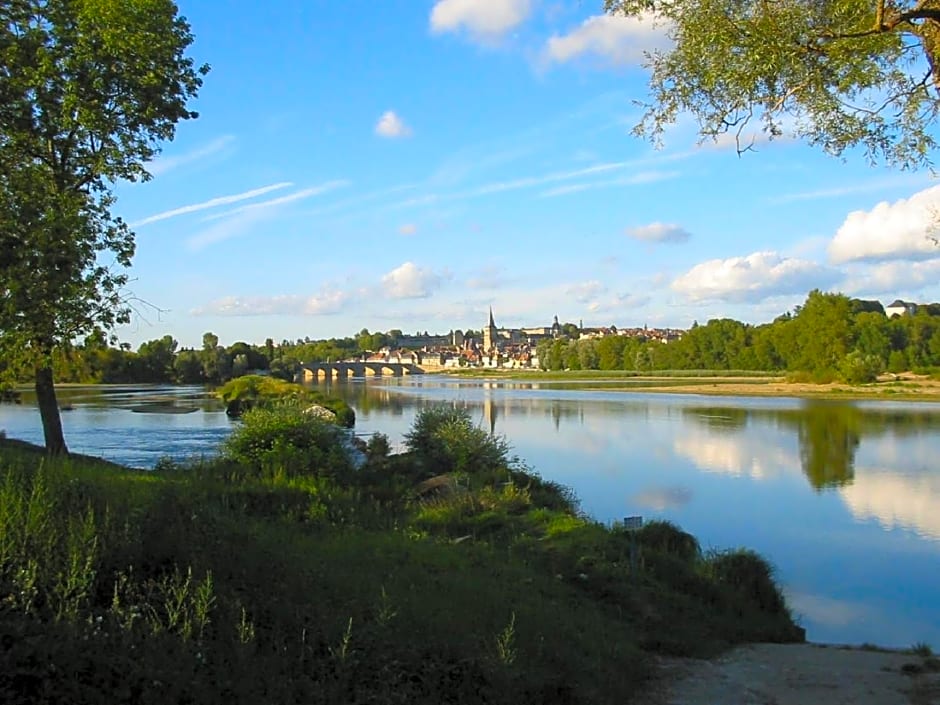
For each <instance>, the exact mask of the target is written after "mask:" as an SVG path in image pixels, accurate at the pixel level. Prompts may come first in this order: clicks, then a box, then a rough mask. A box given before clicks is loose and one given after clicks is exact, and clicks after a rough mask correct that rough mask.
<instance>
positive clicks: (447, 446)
mask: <svg viewBox="0 0 940 705" xmlns="http://www.w3.org/2000/svg"><path fill="white" fill-rule="evenodd" d="M405 443H406V444H407V446H408V449H409V450H410V451H411V452H412V453H414V455H415V456H416V458H417V459H418V461H419V462H420V463H421V464H422V466H423V467H424V469H425V470H426V471H427V472H430V473H432V474H434V475H440V474H444V473H449V472H459V473H468V474H476V475H479V474H483V473H488V472H493V471H494V470H501V469H505V468H507V466H508V465H509V457H508V455H509V444H508V443H507V442H506V440H505V439H504V438H503V437H501V436H491V435H489V434H488V433H487V432H486V431H484V430H483V429H482V428H479V427H477V426H474V425H473V422H472V421H471V420H470V412H469V411H467V410H466V409H464V408H452V407H448V406H433V407H429V408H427V409H424V410H422V411H421V412H420V413H419V414H418V416H417V418H416V419H415V422H414V425H413V426H412V429H411V431H410V432H409V433H407V434H405Z"/></svg>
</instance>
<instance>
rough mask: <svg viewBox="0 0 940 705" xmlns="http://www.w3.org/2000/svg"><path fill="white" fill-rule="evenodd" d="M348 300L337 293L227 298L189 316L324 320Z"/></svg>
mask: <svg viewBox="0 0 940 705" xmlns="http://www.w3.org/2000/svg"><path fill="white" fill-rule="evenodd" d="M348 300H349V295H348V294H346V293H345V292H342V291H338V290H333V291H323V292H321V293H319V294H315V295H313V296H300V295H297V294H287V295H283V296H245V297H240V296H226V297H223V298H221V299H218V300H216V301H212V302H211V303H209V304H206V305H205V306H202V307H200V308H195V309H193V310H192V311H191V312H190V313H191V314H192V315H194V316H278V315H295V316H296V315H303V316H321V315H327V314H331V313H338V312H339V311H340V310H341V309H342V308H343V306H344V305H345V304H346V303H347V302H348Z"/></svg>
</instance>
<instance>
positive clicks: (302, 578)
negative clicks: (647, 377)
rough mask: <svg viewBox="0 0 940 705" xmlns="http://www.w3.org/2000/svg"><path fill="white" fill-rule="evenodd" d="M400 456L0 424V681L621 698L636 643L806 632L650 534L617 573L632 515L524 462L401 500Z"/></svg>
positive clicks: (457, 698)
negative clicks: (561, 494)
mask: <svg viewBox="0 0 940 705" xmlns="http://www.w3.org/2000/svg"><path fill="white" fill-rule="evenodd" d="M413 472H414V464H413V463H412V462H411V461H409V460H408V459H399V460H397V461H396V460H389V459H379V460H378V461H377V463H376V465H375V466H374V467H371V468H366V469H365V470H364V471H362V473H361V475H360V476H357V478H356V479H355V481H354V482H350V481H349V479H348V478H343V477H340V476H337V475H334V476H332V477H331V478H330V477H326V476H324V475H321V476H319V477H304V476H297V475H290V476H285V475H284V473H283V472H279V471H278V470H277V469H273V470H271V471H270V472H267V473H247V472H245V470H244V468H242V467H239V466H235V465H232V464H231V463H226V462H223V461H219V462H216V463H212V464H209V465H205V466H200V467H192V468H188V469H179V468H166V469H164V470H163V471H158V472H152V473H150V472H137V471H129V470H123V469H119V468H116V467H115V466H113V465H112V464H109V463H103V462H96V461H93V460H89V459H67V460H48V459H45V458H44V457H43V456H42V455H41V452H39V451H37V450H36V449H32V448H30V447H26V446H24V445H23V444H18V443H13V442H10V441H0V702H4V703H52V702H83V703H99V702H101V703H105V702H106V703H151V702H152V703H170V702H198V703H214V702H219V703H221V702H226V703H230V702H245V703H255V702H272V703H276V702H313V703H316V702H323V703H335V702H377V703H384V702H402V703H423V702H427V703H442V702H455V703H457V702H459V703H484V702H494V703H502V702H505V703H525V702H532V703H542V702H561V703H565V702H570V703H618V705H619V704H621V703H623V702H626V701H628V700H629V698H630V696H631V695H632V694H633V693H634V692H635V691H636V688H637V687H638V685H639V684H640V683H642V681H643V680H644V678H645V677H646V674H647V659H648V655H649V653H650V652H651V651H666V652H669V653H688V654H706V653H712V652H714V651H715V650H716V649H720V648H721V647H723V646H724V645H727V644H728V643H732V642H736V641H746V640H756V639H790V638H797V637H798V636H799V635H798V632H796V631H794V630H793V629H792V625H791V624H790V622H789V618H788V617H787V616H786V615H784V614H782V613H776V614H770V613H768V612H767V611H766V610H765V611H762V610H761V609H760V608H759V606H758V604H757V601H756V600H755V598H754V597H753V596H752V595H749V594H748V592H747V588H746V587H745V588H743V589H742V587H741V586H740V585H737V586H736V585H734V584H733V581H728V580H724V581H717V580H716V579H715V576H716V575H717V573H716V572H715V566H714V565H712V566H711V570H710V571H709V570H706V567H707V564H706V563H704V562H703V561H701V560H700V559H697V558H693V559H691V560H688V559H687V558H683V557H680V556H679V555H678V554H676V553H675V552H673V551H670V550H661V549H663V548H664V547H663V546H657V545H655V544H656V541H657V539H656V537H655V536H654V535H653V534H649V535H647V536H646V539H644V540H647V544H648V545H646V547H645V548H644V551H643V556H642V560H641V570H640V571H638V572H636V573H632V572H631V571H630V569H629V559H628V555H629V540H628V537H627V535H626V533H625V532H622V531H620V532H618V531H611V530H609V529H607V528H605V527H602V526H599V525H597V524H594V523H592V522H589V521H586V520H585V519H583V518H581V517H578V516H576V515H574V514H572V513H571V512H570V511H565V510H562V509H557V508H556V509H549V508H547V507H546V506H540V507H536V506H534V503H533V502H532V501H531V496H535V495H536V494H538V493H542V494H543V495H545V496H546V497H549V496H550V494H551V492H550V490H551V488H550V487H546V486H545V485H544V483H539V482H538V481H537V480H531V482H530V489H531V493H530V494H531V496H529V499H528V500H526V499H525V497H522V498H521V499H520V497H521V495H520V494H519V493H518V492H516V493H515V494H512V496H508V495H506V492H507V490H505V489H503V490H500V491H497V490H495V489H493V488H491V487H487V488H484V489H483V490H482V491H481V492H477V493H474V494H471V495H461V496H460V497H459V498H455V499H451V500H448V499H443V500H440V501H437V502H426V503H415V501H414V500H413V498H411V496H410V494H409V493H408V492H403V491H402V487H404V486H406V484H407V483H406V482H404V480H403V479H402V478H407V477H408V476H409V474H410V473H413ZM515 479H516V480H517V481H521V480H523V479H524V478H523V477H521V476H519V475H517V476H515ZM409 482H410V480H409ZM531 483H534V484H531ZM494 486H495V485H494ZM527 492H528V490H527ZM527 496H528V495H527ZM541 504H546V503H541ZM465 536H470V537H471V538H470V539H468V540H461V541H459V542H457V543H455V542H454V541H453V539H454V538H455V537H465Z"/></svg>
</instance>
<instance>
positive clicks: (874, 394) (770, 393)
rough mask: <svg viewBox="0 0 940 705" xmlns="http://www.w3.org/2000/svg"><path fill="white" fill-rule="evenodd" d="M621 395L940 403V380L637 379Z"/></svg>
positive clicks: (909, 378)
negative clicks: (852, 382) (853, 382)
mask: <svg viewBox="0 0 940 705" xmlns="http://www.w3.org/2000/svg"><path fill="white" fill-rule="evenodd" d="M611 389H618V390H619V391H625V392H655V393H669V394H708V395H718V396H747V397H805V398H809V399H814V398H815V399H847V400H848V399H883V400H885V401H891V400H894V401H912V400H913V401H940V381H937V380H932V379H929V378H927V377H916V376H914V375H902V376H898V377H897V378H894V377H890V378H882V380H880V381H879V382H876V383H874V384H866V385H863V386H852V385H848V384H838V383H833V384H809V383H802V382H786V381H783V380H778V379H775V380H771V381H767V380H765V379H764V380H762V379H753V378H748V377H711V378H696V379H694V380H689V382H688V383H687V384H685V383H682V382H679V383H677V378H675V377H671V378H666V377H663V378H659V379H656V378H648V379H644V378H637V380H636V382H635V383H631V384H630V385H629V386H626V385H625V386H623V387H620V388H615V387H612V388H611Z"/></svg>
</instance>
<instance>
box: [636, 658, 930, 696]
mask: <svg viewBox="0 0 940 705" xmlns="http://www.w3.org/2000/svg"><path fill="white" fill-rule="evenodd" d="M938 669H940V660H937V659H936V658H933V657H930V658H927V657H924V656H918V655H914V654H911V653H902V652H897V651H876V650H869V649H848V648H844V647H837V646H822V645H818V644H750V645H748V646H741V647H738V648H736V649H733V650H731V651H729V652H728V653H726V654H724V655H723V656H720V657H719V658H716V659H714V660H710V661H701V660H696V659H674V658H670V659H663V660H662V661H661V663H660V666H659V670H660V673H659V676H660V677H659V678H658V679H657V680H656V681H655V682H654V684H653V685H652V687H651V690H650V692H649V693H647V694H646V695H645V696H643V697H640V698H638V700H637V702H642V703H650V704H651V705H842V704H845V705H849V704H852V705H940V672H938Z"/></svg>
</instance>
